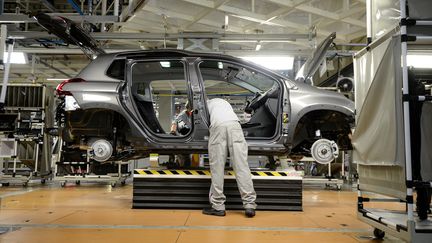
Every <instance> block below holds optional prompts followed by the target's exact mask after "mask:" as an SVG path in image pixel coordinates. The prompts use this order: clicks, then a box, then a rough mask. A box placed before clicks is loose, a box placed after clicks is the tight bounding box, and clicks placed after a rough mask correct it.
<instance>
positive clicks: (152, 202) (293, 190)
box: [132, 170, 302, 211]
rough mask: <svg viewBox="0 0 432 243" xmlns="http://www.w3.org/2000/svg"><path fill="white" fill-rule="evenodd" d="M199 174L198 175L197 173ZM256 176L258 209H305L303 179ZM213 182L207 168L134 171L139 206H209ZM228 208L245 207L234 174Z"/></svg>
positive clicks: (229, 183) (229, 181)
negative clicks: (170, 171)
mask: <svg viewBox="0 0 432 243" xmlns="http://www.w3.org/2000/svg"><path fill="white" fill-rule="evenodd" d="M197 175H198V176H197ZM264 177H265V178H263V177H261V176H256V175H255V176H252V180H253V182H254V187H255V191H256V192H257V201H256V203H257V204H258V208H257V210H274V211H301V210H302V179H301V177H295V176H265V175H264ZM210 184H211V179H210V176H209V175H208V174H207V171H201V172H199V173H197V172H196V171H195V172H193V173H191V172H187V174H186V175H185V173H178V175H172V174H169V175H162V174H158V175H155V174H154V173H153V174H152V173H150V172H148V171H147V170H146V171H144V172H143V170H141V171H140V173H137V172H135V173H134V181H133V204H132V208H135V209H140V208H141V209H145V208H147V209H202V208H203V207H207V206H209V204H208V200H209V199H208V193H209V188H210ZM224 193H225V195H226V197H227V200H226V203H225V205H226V208H227V209H228V210H230V209H231V210H232V209H239V210H240V209H243V205H242V202H241V198H240V193H239V191H238V188H237V183H236V180H235V177H234V176H230V175H229V174H228V176H225V183H224Z"/></svg>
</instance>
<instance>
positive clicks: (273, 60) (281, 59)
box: [241, 56, 294, 70]
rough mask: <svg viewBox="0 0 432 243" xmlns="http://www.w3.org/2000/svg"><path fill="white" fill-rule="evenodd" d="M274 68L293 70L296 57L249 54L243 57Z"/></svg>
mask: <svg viewBox="0 0 432 243" xmlns="http://www.w3.org/2000/svg"><path fill="white" fill-rule="evenodd" d="M241 58H243V59H245V60H248V61H251V62H254V63H256V64H258V65H261V66H263V67H266V68H268V69H272V70H291V69H292V67H293V63H294V57H291V56H248V57H241Z"/></svg>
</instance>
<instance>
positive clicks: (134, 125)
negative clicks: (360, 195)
mask: <svg viewBox="0 0 432 243" xmlns="http://www.w3.org/2000/svg"><path fill="white" fill-rule="evenodd" d="M152 55H154V57H153V58H156V57H157V58H161V59H165V58H170V57H175V58H181V59H182V60H184V62H185V63H187V64H188V65H190V67H193V66H194V65H195V64H196V63H197V62H199V61H200V60H201V59H203V58H212V59H218V60H219V59H220V60H224V61H228V62H233V63H238V64H239V65H243V66H247V67H250V68H251V69H254V70H257V71H259V72H262V73H265V74H266V75H269V76H271V77H273V78H274V79H276V80H278V81H279V85H280V88H281V89H282V92H283V95H282V96H281V99H282V100H281V101H280V102H281V103H282V106H283V108H282V110H281V112H280V114H278V117H279V116H280V117H282V118H281V120H280V122H278V123H277V126H279V127H278V128H277V130H279V131H280V133H278V135H277V136H275V137H272V138H268V139H253V138H251V139H247V141H248V144H249V151H250V153H251V154H275V155H276V154H279V155H280V154H290V153H291V152H292V151H293V149H294V148H295V147H296V146H298V145H299V144H300V143H302V142H303V140H304V139H305V138H303V137H296V136H298V135H299V133H300V131H299V125H300V123H302V124H303V123H305V121H304V120H302V119H305V117H307V116H308V115H310V114H318V113H314V112H321V113H322V111H325V112H326V114H327V113H332V114H333V115H331V116H330V117H335V116H336V115H337V116H338V123H340V124H338V125H337V127H338V129H339V128H340V129H342V127H341V126H343V129H344V132H343V133H344V136H346V135H347V134H348V133H349V123H351V122H353V115H354V103H353V102H352V101H350V100H349V99H347V98H346V97H344V96H343V95H341V94H339V93H337V92H332V91H325V90H320V89H318V88H316V87H313V86H311V85H308V84H305V83H302V82H295V81H291V80H288V79H286V78H285V77H283V76H280V75H278V74H276V73H274V72H272V71H270V70H268V69H265V68H263V67H261V66H258V65H255V64H252V63H249V62H247V61H244V60H242V59H238V58H234V57H230V56H226V55H219V54H204V53H194V52H187V51H179V50H156V51H136V52H125V53H117V54H105V55H100V56H98V57H97V58H96V59H95V60H93V61H92V62H91V63H90V64H89V65H88V66H87V67H86V68H84V69H83V70H82V71H81V72H80V73H79V74H78V75H77V77H76V78H79V79H83V80H85V81H84V82H69V83H65V84H64V85H63V86H62V90H63V91H66V92H70V94H72V96H73V97H74V99H75V100H76V102H77V104H78V105H79V107H80V109H81V110H83V111H85V110H90V109H99V110H100V109H102V110H109V111H114V112H116V113H118V114H119V115H120V116H122V117H123V118H124V120H126V121H127V122H128V125H129V128H130V134H128V135H127V136H125V137H127V138H126V139H127V140H128V141H129V142H130V146H129V147H131V148H132V150H133V151H134V152H133V153H131V155H130V156H126V157H127V158H131V157H143V156H147V155H148V154H149V153H151V152H157V153H164V152H167V153H176V152H178V151H185V150H187V151H189V152H191V153H193V152H197V153H205V152H206V150H207V137H208V118H207V116H206V113H205V110H206V105H205V102H203V99H204V98H203V96H202V95H203V93H204V91H203V90H202V89H201V88H200V87H201V86H200V84H199V82H200V81H199V80H200V78H199V74H198V72H197V70H195V69H193V68H190V70H189V71H190V75H191V78H190V80H189V82H191V87H192V92H193V96H194V108H195V111H196V117H197V119H198V120H199V121H198V122H195V126H196V127H195V129H194V132H193V133H192V134H191V135H190V136H186V137H181V138H175V139H172V138H163V137H155V136H152V134H151V133H149V132H148V131H146V129H145V127H144V126H143V124H142V122H140V119H139V117H138V116H139V115H138V114H136V110H135V108H134V105H133V102H132V98H131V95H130V93H129V88H128V79H129V78H128V75H129V72H128V68H129V67H130V63H133V62H134V61H135V60H144V59H146V58H152ZM118 59H124V60H125V70H126V71H125V73H126V75H125V78H124V79H116V78H113V77H110V76H108V75H107V69H108V68H109V67H110V65H111V64H112V63H113V61H114V60H118ZM196 97H201V98H200V99H196ZM70 112H75V111H70ZM321 113H319V114H320V115H319V117H314V116H311V115H310V117H309V118H308V119H307V120H314V119H321V120H323V119H324V120H325V119H326V118H325V116H324V115H322V114H324V113H322V114H321ZM335 114H336V115H335ZM339 116H340V118H339ZM342 117H343V118H342ZM278 119H279V118H278ZM341 119H344V120H341ZM322 122H325V121H320V123H322ZM329 122H331V121H329ZM303 126H305V129H306V126H307V125H303ZM309 130H310V129H309ZM303 133H304V132H303ZM309 139H310V138H309ZM117 150H119V149H117Z"/></svg>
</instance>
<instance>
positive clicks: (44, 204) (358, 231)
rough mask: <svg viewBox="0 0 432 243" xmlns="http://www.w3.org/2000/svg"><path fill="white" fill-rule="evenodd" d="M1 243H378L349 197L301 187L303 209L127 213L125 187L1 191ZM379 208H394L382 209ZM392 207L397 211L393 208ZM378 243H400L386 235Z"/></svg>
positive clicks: (352, 195) (353, 197)
mask: <svg viewBox="0 0 432 243" xmlns="http://www.w3.org/2000/svg"><path fill="white" fill-rule="evenodd" d="M0 197H1V199H2V201H1V209H0V233H1V231H9V232H5V233H3V234H0V242H7V243H15V242H34V243H36V242H41V243H42V242H43V243H50V242H61V243H67V242H80V243H84V242H125V243H126V242H127V243H132V242H158V243H159V242H163V243H170V242H176V243H183V242H217V243H222V242H223V243H228V242H248V243H253V242H272V243H277V242H284V243H286V242H305V243H306V242H320V243H324V242H381V241H379V240H374V239H373V233H372V230H373V229H372V227H370V226H369V225H367V224H364V223H362V222H360V221H359V220H358V219H357V216H356V201H357V200H356V197H357V194H356V192H353V191H351V190H342V191H336V190H324V189H305V191H304V193H303V210H304V211H303V212H271V211H257V216H256V217H255V218H246V217H245V216H244V214H243V211H227V215H226V216H225V217H214V216H207V215H203V214H202V213H201V211H200V210H143V209H131V201H132V186H131V185H126V186H124V187H116V188H111V186H107V185H94V184H93V185H91V184H87V185H86V184H83V185H81V186H75V185H70V186H69V185H67V186H66V187H65V188H61V187H60V186H58V185H51V186H35V187H29V188H27V189H23V188H22V187H3V188H2V187H0ZM385 207H386V208H389V207H393V206H388V205H387V206H385ZM394 207H395V208H399V206H394ZM384 242H400V240H397V239H395V238H393V237H391V236H386V237H385V238H384Z"/></svg>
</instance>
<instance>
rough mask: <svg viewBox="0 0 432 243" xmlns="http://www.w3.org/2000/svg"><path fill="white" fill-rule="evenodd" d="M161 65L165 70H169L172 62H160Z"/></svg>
mask: <svg viewBox="0 0 432 243" xmlns="http://www.w3.org/2000/svg"><path fill="white" fill-rule="evenodd" d="M160 65H161V66H162V67H164V68H169V67H171V63H170V62H160Z"/></svg>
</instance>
